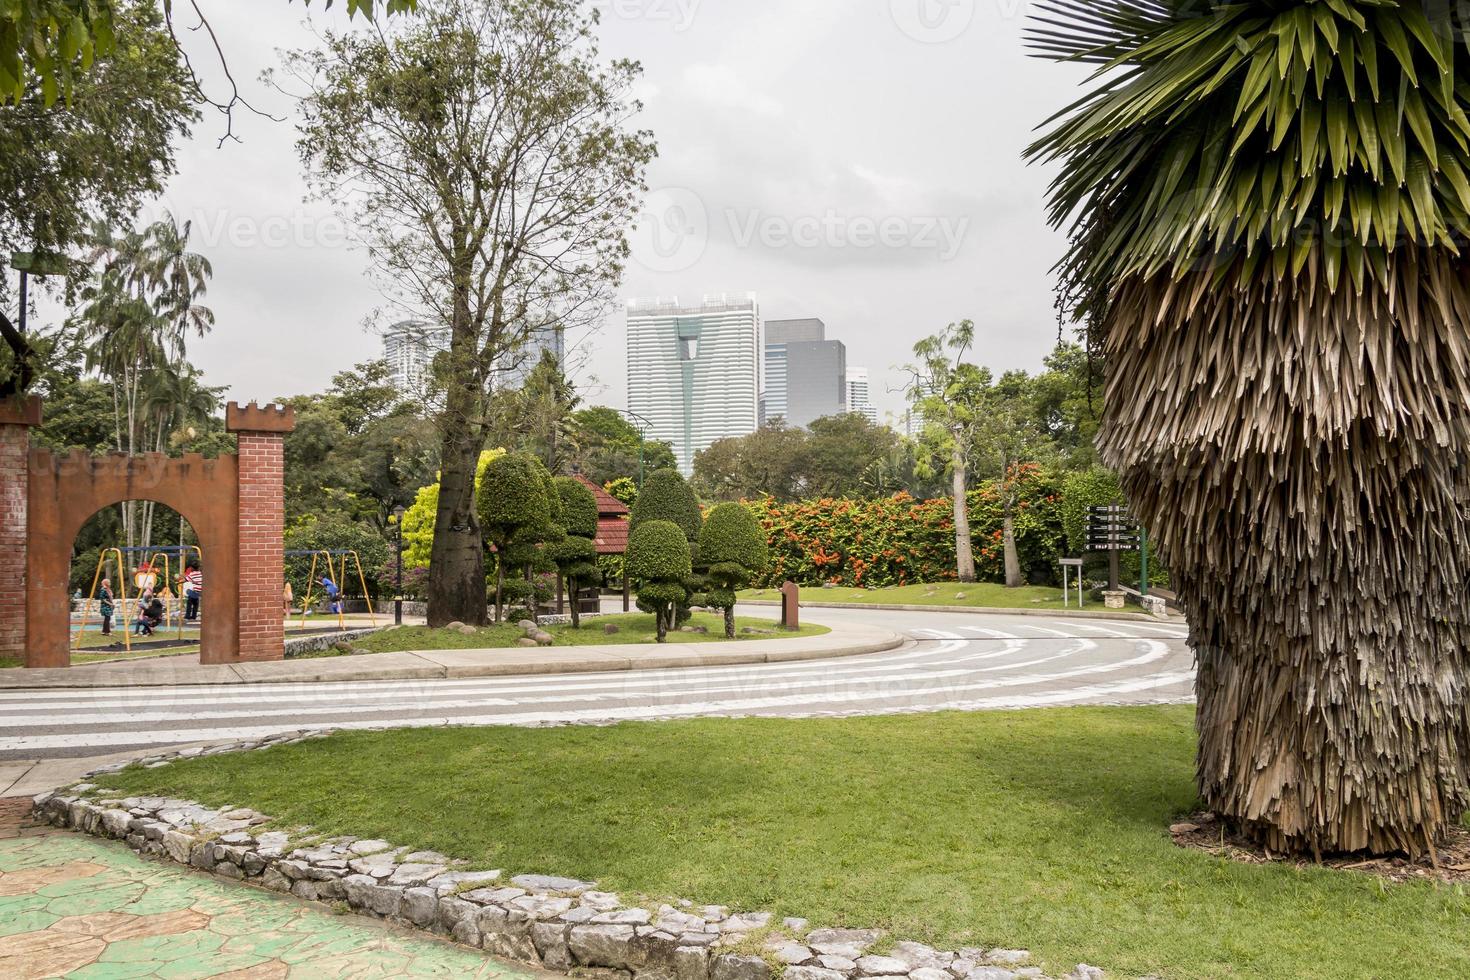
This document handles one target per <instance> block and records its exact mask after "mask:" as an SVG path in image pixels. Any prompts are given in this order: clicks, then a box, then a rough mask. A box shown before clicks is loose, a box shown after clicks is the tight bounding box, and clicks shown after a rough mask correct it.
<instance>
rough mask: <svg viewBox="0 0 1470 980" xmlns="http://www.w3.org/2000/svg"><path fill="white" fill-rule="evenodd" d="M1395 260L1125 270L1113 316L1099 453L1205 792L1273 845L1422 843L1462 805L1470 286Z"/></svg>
mask: <svg viewBox="0 0 1470 980" xmlns="http://www.w3.org/2000/svg"><path fill="white" fill-rule="evenodd" d="M1312 261H1313V262H1314V263H1316V262H1317V261H1318V259H1317V257H1316V256H1313V257H1312ZM1388 262H1389V265H1388V274H1387V279H1386V281H1379V280H1376V277H1373V278H1370V281H1369V283H1368V285H1367V286H1366V287H1365V288H1364V289H1363V290H1362V291H1361V292H1358V291H1356V290H1354V289H1352V288H1351V287H1350V286H1349V285H1346V284H1344V285H1342V286H1341V287H1340V288H1339V289H1338V290H1337V291H1333V290H1331V289H1329V288H1328V287H1327V285H1326V284H1325V282H1323V281H1319V282H1318V283H1316V285H1315V289H1314V291H1309V287H1306V286H1300V285H1297V286H1291V285H1276V284H1273V283H1272V282H1270V281H1267V280H1264V279H1263V281H1262V282H1259V283H1258V282H1254V281H1252V282H1248V283H1246V284H1238V283H1236V282H1234V281H1231V280H1227V281H1225V282H1224V283H1222V284H1220V285H1218V286H1216V285H1214V284H1213V283H1212V282H1211V281H1210V279H1211V276H1210V274H1209V273H1201V274H1199V275H1198V276H1197V277H1196V278H1195V279H1194V280H1188V279H1186V280H1185V281H1184V282H1182V283H1179V284H1175V285H1170V284H1169V283H1166V282H1164V281H1162V280H1158V281H1139V280H1134V281H1131V282H1128V283H1125V284H1124V286H1123V288H1122V289H1121V290H1120V292H1119V294H1118V295H1117V297H1116V299H1115V300H1114V302H1113V305H1112V309H1111V311H1110V313H1109V316H1108V321H1107V323H1106V324H1105V328H1106V331H1107V353H1106V356H1107V364H1108V369H1109V379H1108V392H1107V398H1106V401H1105V405H1106V407H1107V413H1108V414H1107V417H1106V419H1105V421H1104V426H1103V429H1102V432H1101V433H1100V435H1099V448H1100V449H1101V452H1102V456H1103V459H1104V460H1105V461H1106V462H1107V464H1108V465H1109V466H1112V467H1113V468H1115V469H1117V470H1118V471H1119V472H1120V473H1121V474H1122V482H1123V488H1124V490H1125V492H1126V494H1127V496H1128V499H1129V500H1130V502H1131V503H1132V504H1133V506H1134V507H1135V508H1136V511H1137V516H1138V517H1139V518H1140V519H1141V520H1142V522H1143V523H1144V524H1145V525H1147V526H1148V527H1150V528H1152V529H1154V530H1155V531H1156V534H1155V535H1154V536H1151V543H1152V544H1154V545H1155V546H1156V547H1157V550H1158V552H1159V553H1160V555H1161V556H1162V557H1163V560H1164V562H1165V564H1166V565H1167V566H1168V567H1169V569H1170V572H1171V574H1172V575H1174V576H1175V577H1176V581H1177V582H1178V583H1179V594H1180V597H1181V599H1182V601H1183V602H1184V604H1185V607H1186V610H1187V612H1188V616H1189V631H1190V644H1191V646H1192V647H1193V648H1194V652H1195V655H1196V657H1197V659H1198V664H1199V668H1198V671H1199V676H1198V681H1197V695H1198V702H1199V708H1198V716H1197V718H1198V720H1197V724H1198V728H1199V755H1198V770H1197V776H1198V782H1199V790H1200V795H1201V796H1202V797H1203V800H1204V805H1205V806H1206V807H1207V808H1208V809H1210V810H1213V811H1215V812H1217V813H1220V814H1222V815H1223V816H1224V817H1225V818H1226V819H1227V820H1229V821H1230V822H1231V823H1233V824H1234V825H1235V826H1237V827H1238V828H1240V829H1241V830H1242V831H1244V832H1245V833H1246V834H1248V835H1249V836H1250V837H1252V838H1254V839H1255V840H1257V841H1259V842H1260V843H1262V844H1264V845H1266V846H1268V847H1270V848H1272V849H1273V850H1275V851H1277V852H1298V853H1323V854H1326V853H1336V852H1355V851H1364V850H1367V851H1372V852H1376V853H1388V852H1392V851H1399V850H1402V851H1406V852H1408V853H1410V854H1413V855H1420V854H1423V853H1425V852H1426V850H1427V849H1429V847H1430V846H1431V842H1433V841H1436V840H1438V839H1440V838H1441V837H1442V836H1443V834H1444V832H1445V830H1446V829H1447V828H1449V827H1452V826H1454V825H1456V824H1457V823H1458V821H1459V820H1460V817H1461V815H1462V814H1463V813H1464V812H1465V810H1466V807H1467V805H1470V782H1467V766H1470V685H1467V665H1470V657H1467V656H1466V654H1465V650H1466V649H1467V647H1470V591H1467V589H1466V587H1465V583H1466V581H1467V579H1470V524H1467V514H1466V510H1465V501H1466V500H1467V499H1470V493H1467V485H1466V484H1467V471H1466V469H1465V468H1464V465H1463V461H1464V459H1465V456H1466V452H1467V450H1470V345H1467V344H1466V342H1465V340H1464V335H1463V329H1464V328H1463V315H1464V311H1465V310H1466V309H1470V288H1467V286H1466V285H1465V284H1466V282H1467V277H1466V275H1465V266H1464V263H1463V262H1462V261H1461V260H1456V259H1453V258H1451V257H1447V256H1442V255H1434V254H1430V253H1424V252H1420V251H1418V250H1417V249H1415V248H1414V246H1412V245H1401V246H1400V247H1399V248H1398V249H1397V250H1396V251H1394V252H1393V253H1392V254H1391V255H1390V257H1389V259H1388ZM1310 268H1313V269H1315V268H1318V266H1317V265H1315V264H1314V265H1312V266H1311V267H1310ZM1294 290H1301V291H1300V292H1296V291H1294ZM1441 301H1443V305H1440V302H1441ZM1450 310H1454V311H1455V316H1454V318H1452V319H1449V320H1448V321H1447V320H1446V317H1447V316H1448V315H1449V311H1450Z"/></svg>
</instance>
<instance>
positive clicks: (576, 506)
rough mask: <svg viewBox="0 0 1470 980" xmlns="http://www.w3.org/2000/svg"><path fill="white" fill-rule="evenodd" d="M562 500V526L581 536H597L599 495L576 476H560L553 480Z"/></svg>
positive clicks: (570, 532)
mask: <svg viewBox="0 0 1470 980" xmlns="http://www.w3.org/2000/svg"><path fill="white" fill-rule="evenodd" d="M552 482H553V483H554V484H555V485H556V492H557V496H558V498H559V499H560V500H561V509H562V527H564V528H565V529H566V532H567V533H568V534H571V535H575V536H577V537H579V538H595V537H597V516H598V515H597V496H596V494H594V493H593V492H592V491H591V489H589V488H588V487H587V485H586V484H585V483H583V482H582V481H581V480H578V479H577V478H576V477H571V476H559V477H557V478H556V479H555V480H553V481H552Z"/></svg>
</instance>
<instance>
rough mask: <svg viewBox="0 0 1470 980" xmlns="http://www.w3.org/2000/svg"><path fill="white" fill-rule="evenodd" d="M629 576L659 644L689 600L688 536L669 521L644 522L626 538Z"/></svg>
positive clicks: (639, 605)
mask: <svg viewBox="0 0 1470 980" xmlns="http://www.w3.org/2000/svg"><path fill="white" fill-rule="evenodd" d="M627 564H628V575H629V576H630V577H632V578H633V579H634V580H636V581H637V583H638V585H637V589H638V607H639V608H640V609H649V610H652V612H653V614H654V616H655V620H656V624H657V627H658V641H659V642H660V643H662V642H663V641H664V638H665V636H667V634H668V631H669V629H670V627H672V626H673V625H674V623H675V622H676V620H677V618H678V615H679V609H680V607H682V606H684V605H685V604H686V603H687V602H688V596H689V591H688V588H687V587H686V586H685V580H686V579H688V578H689V575H690V573H691V572H692V571H693V563H692V562H691V560H690V556H689V539H688V538H686V537H685V536H684V532H683V530H682V529H681V528H680V527H679V525H677V524H675V523H673V522H672V521H647V522H645V523H643V524H641V525H639V526H638V527H636V528H634V529H633V533H632V534H631V535H630V536H629V538H628V554H627Z"/></svg>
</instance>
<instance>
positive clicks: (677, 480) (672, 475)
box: [629, 470, 704, 542]
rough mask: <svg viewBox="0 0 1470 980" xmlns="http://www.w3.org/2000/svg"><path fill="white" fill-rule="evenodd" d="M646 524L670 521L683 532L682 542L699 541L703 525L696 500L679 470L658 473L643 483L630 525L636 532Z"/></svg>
mask: <svg viewBox="0 0 1470 980" xmlns="http://www.w3.org/2000/svg"><path fill="white" fill-rule="evenodd" d="M648 521H670V522H672V523H673V524H675V525H677V526H678V527H679V529H680V530H681V531H683V532H684V538H685V540H687V541H691V542H693V541H698V540H699V529H700V526H701V525H702V524H703V522H704V517H703V515H702V514H701V513H700V510H699V500H698V499H697V498H696V497H695V496H694V491H693V490H691V489H689V484H688V483H686V482H685V481H684V478H683V477H682V476H680V475H679V472H678V470H659V471H658V472H656V473H651V474H649V477H648V479H647V480H645V481H644V482H643V489H642V490H640V491H639V493H638V500H637V501H636V502H635V503H634V504H633V515H632V517H631V518H630V519H629V523H630V524H631V525H632V527H633V528H634V529H636V528H637V527H638V526H639V525H641V524H644V523H645V522H648Z"/></svg>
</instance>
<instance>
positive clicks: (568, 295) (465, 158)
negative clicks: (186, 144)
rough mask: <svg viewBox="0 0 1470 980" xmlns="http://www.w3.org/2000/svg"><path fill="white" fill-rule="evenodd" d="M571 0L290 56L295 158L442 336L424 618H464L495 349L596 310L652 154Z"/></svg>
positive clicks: (427, 23)
mask: <svg viewBox="0 0 1470 980" xmlns="http://www.w3.org/2000/svg"><path fill="white" fill-rule="evenodd" d="M595 22H596V16H595V14H594V13H590V12H587V11H584V9H583V8H582V5H581V4H580V3H578V2H576V0H443V2H439V3H435V4H434V5H433V7H431V8H427V9H426V10H425V11H424V12H423V14H422V16H420V17H418V18H414V19H412V20H409V21H406V22H405V24H404V26H403V27H402V29H401V30H398V31H395V32H392V33H379V34H373V35H367V34H362V33H358V34H347V35H342V34H332V33H329V34H327V35H326V37H325V47H324V48H323V49H321V50H319V51H315V52H303V53H297V54H295V55H293V56H292V57H291V58H290V59H289V64H290V66H291V68H292V71H293V72H294V73H295V74H296V75H297V76H298V77H299V78H301V79H302V80H303V82H305V83H306V84H307V85H309V86H310V94H309V95H308V97H307V98H306V99H305V101H304V103H303V105H302V132H301V139H300V141H299V144H298V146H299V149H300V152H301V155H302V158H303V159H304V161H305V162H306V163H307V165H308V167H309V169H310V171H311V173H312V175H313V179H315V180H316V182H317V187H318V189H319V190H320V191H321V192H322V193H323V194H324V195H326V196H329V197H331V198H333V199H334V200H336V201H337V202H338V203H339V205H340V206H341V207H343V208H344V209H345V210H347V211H348V212H350V214H351V218H352V224H353V226H354V227H356V228H358V229H360V231H361V233H362V235H363V238H364V241H365V243H366V244H367V245H368V247H369V250H370V254H371V256H372V259H373V268H374V270H375V271H376V272H378V273H379V274H380V275H381V278H382V280H383V282H384V286H385V288H386V289H388V290H389V291H390V292H392V293H394V295H395V296H396V297H397V298H398V299H399V300H401V301H402V302H403V303H405V304H406V305H410V306H412V307H414V308H416V309H417V310H419V311H420V312H422V313H424V314H427V315H428V317H429V318H431V319H433V320H435V321H437V322H442V323H445V324H447V325H448V326H449V327H450V331H451V339H450V344H449V350H448V351H446V352H445V353H443V354H442V355H440V357H439V358H438V359H437V361H436V366H435V371H436V375H437V377H436V385H437V387H438V389H439V390H441V391H443V393H444V403H443V405H442V407H441V408H440V410H439V414H438V423H439V431H440V435H441V451H440V460H441V474H442V477H441V489H440V494H439V513H438V515H437V518H436V522H435V531H434V548H433V560H432V562H431V564H430V571H429V574H430V578H429V590H428V591H429V622H430V623H431V624H434V625H443V624H444V623H447V622H450V621H452V620H461V621H463V622H466V623H483V622H484V621H485V616H486V604H485V588H484V581H483V577H482V576H483V565H482V559H481V550H482V544H481V538H480V528H479V525H478V518H477V517H476V514H475V493H474V471H475V462H476V460H477V459H478V458H479V455H480V451H481V449H482V448H484V446H485V444H486V437H487V434H488V432H489V428H490V425H491V421H492V419H491V413H490V405H489V395H490V382H491V379H492V377H493V374H494V369H495V365H496V364H497V363H498V362H499V361H500V360H501V359H502V357H503V355H504V354H505V352H506V351H508V350H513V349H515V348H517V347H519V346H521V345H523V344H524V343H525V342H526V341H527V339H528V338H530V337H533V336H535V335H537V334H539V333H541V332H542V331H545V330H547V329H550V328H552V327H553V326H554V325H560V326H562V327H566V326H568V325H576V324H577V323H580V322H583V321H585V320H586V319H587V318H589V317H592V316H596V315H599V314H600V313H601V311H602V310H603V309H604V308H605V304H606V302H607V301H608V300H609V299H610V297H611V292H612V290H613V289H614V288H615V286H616V285H617V283H618V282H619V281H620V279H621V276H622V269H623V263H624V261H625V259H626V256H627V254H628V244H627V240H626V231H627V228H628V226H629V225H630V224H631V222H632V219H633V216H634V214H635V213H636V210H637V207H638V197H639V194H640V193H641V191H642V190H643V189H644V184H643V174H644V170H645V168H646V166H647V164H648V163H649V161H650V160H651V159H652V157H653V155H654V146H653V141H652V139H651V137H650V135H649V134H648V133H646V132H637V131H632V130H631V129H630V127H629V120H630V119H631V117H632V116H633V115H634V114H635V113H636V111H637V110H638V108H639V105H638V103H637V102H636V101H635V100H633V99H631V97H630V95H629V91H630V86H631V85H632V83H633V81H634V79H636V78H637V76H638V74H639V73H640V71H641V69H640V68H639V67H638V65H637V64H635V63H631V62H626V61H616V62H612V63H610V64H605V63H603V62H602V61H601V60H600V56H599V53H598V50H597V46H596V41H595V38H594V35H593V25H594V24H595Z"/></svg>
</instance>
